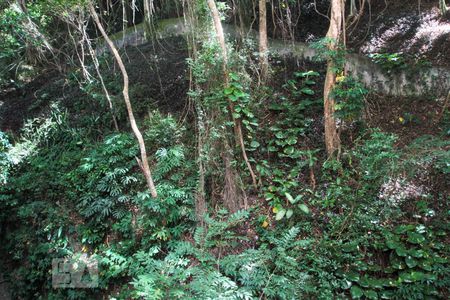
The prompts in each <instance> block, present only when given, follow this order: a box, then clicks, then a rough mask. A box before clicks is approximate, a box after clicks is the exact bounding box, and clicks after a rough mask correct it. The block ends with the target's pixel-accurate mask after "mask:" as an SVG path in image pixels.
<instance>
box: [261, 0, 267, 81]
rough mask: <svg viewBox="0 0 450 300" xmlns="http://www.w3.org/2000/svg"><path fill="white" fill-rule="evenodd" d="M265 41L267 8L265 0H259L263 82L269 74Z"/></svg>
mask: <svg viewBox="0 0 450 300" xmlns="http://www.w3.org/2000/svg"><path fill="white" fill-rule="evenodd" d="M267 52H268V42H267V9H266V0H259V63H260V66H261V79H262V82H263V83H265V82H266V80H267V77H268V75H269V58H268V53H267Z"/></svg>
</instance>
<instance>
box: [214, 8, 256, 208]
mask: <svg viewBox="0 0 450 300" xmlns="http://www.w3.org/2000/svg"><path fill="white" fill-rule="evenodd" d="M207 4H208V7H209V10H210V12H211V16H212V18H213V22H214V27H215V31H216V35H217V39H218V41H219V45H220V48H221V49H222V70H223V76H224V83H225V87H228V85H229V78H228V54H227V47H226V44H225V35H224V32H223V27H222V23H221V21H220V15H219V10H218V9H217V6H216V3H215V1H214V0H207ZM228 108H229V110H230V113H231V115H232V112H233V111H234V106H233V103H232V102H231V100H230V99H228ZM232 119H233V123H234V130H235V135H236V136H235V137H236V140H237V143H238V145H239V146H240V148H241V151H242V156H243V158H244V161H245V163H246V165H247V168H248V170H249V172H250V175H251V177H252V181H253V184H254V185H255V186H256V185H257V183H256V176H255V173H254V172H253V169H252V167H251V165H250V162H249V160H248V157H247V153H246V150H245V145H244V138H243V134H242V126H241V123H240V120H238V119H236V118H234V117H233V116H232ZM223 155H224V162H225V169H226V170H225V177H226V178H225V188H224V198H225V202H226V203H227V202H230V203H229V205H227V206H228V207H229V208H230V210H232V211H234V210H235V208H236V207H238V205H236V203H239V202H240V201H239V198H241V197H238V196H237V192H236V191H237V190H238V189H236V185H237V174H236V172H235V171H234V170H231V169H230V170H228V169H229V168H232V167H231V163H229V162H230V161H231V156H232V154H231V149H230V147H229V146H228V142H227V141H225V142H224V152H223ZM229 176H231V177H230V178H228V177H229ZM230 185H233V186H230ZM230 191H232V193H230ZM235 192H236V193H235ZM233 194H234V195H233Z"/></svg>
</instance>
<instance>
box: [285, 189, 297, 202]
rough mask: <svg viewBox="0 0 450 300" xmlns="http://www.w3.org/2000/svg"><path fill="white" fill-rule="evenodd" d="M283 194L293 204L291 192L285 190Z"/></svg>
mask: <svg viewBox="0 0 450 300" xmlns="http://www.w3.org/2000/svg"><path fill="white" fill-rule="evenodd" d="M284 195H285V196H286V198H287V199H288V201H289V202H291V204H295V200H294V197H292V195H291V194H289V193H287V192H286V193H284Z"/></svg>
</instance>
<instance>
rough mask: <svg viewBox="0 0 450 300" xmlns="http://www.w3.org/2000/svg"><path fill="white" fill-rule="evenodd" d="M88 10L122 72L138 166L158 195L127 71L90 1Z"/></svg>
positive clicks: (152, 190) (149, 185) (150, 188)
mask: <svg viewBox="0 0 450 300" xmlns="http://www.w3.org/2000/svg"><path fill="white" fill-rule="evenodd" d="M88 5H89V11H90V13H91V16H92V18H93V19H94V22H95V24H96V25H97V27H98V29H99V30H100V32H101V34H102V36H103V38H104V39H105V41H106V43H107V44H108V46H109V48H110V49H111V51H112V53H113V55H114V58H115V59H116V62H117V64H118V65H119V68H120V71H121V73H122V77H123V98H124V100H125V105H126V107H127V111H128V118H129V119H130V125H131V128H132V130H133V133H134V135H135V136H136V139H137V140H138V143H139V148H140V150H141V160H139V159H137V160H138V163H139V166H140V167H141V169H142V172H143V173H144V176H145V179H146V181H147V186H148V188H149V190H150V193H151V195H152V197H153V198H156V197H158V194H157V192H156V188H155V184H154V183H153V178H152V175H151V172H150V167H149V165H148V159H147V151H146V149H145V143H144V138H143V137H142V133H141V132H140V130H139V128H138V127H137V124H136V119H135V118H134V114H133V108H132V106H131V102H130V96H129V93H128V88H129V79H128V73H127V70H126V69H125V65H124V63H123V61H122V58H121V57H120V54H119V52H118V51H117V48H116V46H114V43H113V42H112V41H111V39H110V38H109V37H108V35H107V34H106V31H105V29H104V28H103V25H102V23H101V22H100V19H99V17H98V15H97V12H96V11H95V8H94V6H93V5H92V2H89V4H88Z"/></svg>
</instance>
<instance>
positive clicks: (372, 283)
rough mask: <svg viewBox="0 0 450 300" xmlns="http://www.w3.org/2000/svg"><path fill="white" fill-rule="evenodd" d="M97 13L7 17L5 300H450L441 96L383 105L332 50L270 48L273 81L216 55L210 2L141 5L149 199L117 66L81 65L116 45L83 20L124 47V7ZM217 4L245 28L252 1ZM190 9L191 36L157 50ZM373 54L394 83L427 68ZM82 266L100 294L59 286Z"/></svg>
mask: <svg viewBox="0 0 450 300" xmlns="http://www.w3.org/2000/svg"><path fill="white" fill-rule="evenodd" d="M145 1H147V0H145ZM145 1H144V2H145ZM94 2H95V1H70V0H58V1H56V0H55V1H50V0H45V1H17V2H16V1H6V2H5V3H4V4H3V3H2V4H0V38H1V39H0V51H1V52H0V87H1V88H0V117H1V118H2V119H1V122H0V125H1V128H0V255H1V257H2V259H1V260H0V272H1V273H0V275H2V276H3V277H4V278H5V283H7V285H8V287H9V292H10V294H11V296H12V299H447V298H448V297H449V290H448V287H449V286H450V264H449V251H450V248H449V243H448V241H449V237H448V234H449V225H448V224H449V223H448V221H449V217H450V215H449V213H450V207H449V197H450V194H449V191H450V186H449V182H450V180H449V173H450V152H449V149H450V142H449V135H450V114H449V112H448V101H450V100H449V97H448V96H447V95H444V96H443V95H436V94H433V93H430V94H427V95H418V96H417V97H396V98H394V100H392V98H389V95H382V94H379V93H377V91H376V90H373V89H372V88H371V87H370V86H364V85H363V83H362V82H361V79H360V78H357V77H354V76H352V75H351V74H350V73H348V72H347V71H346V69H345V59H346V53H348V52H349V51H351V49H345V46H344V44H345V43H342V41H341V42H340V43H338V42H339V41H334V40H333V42H330V39H329V38H325V39H319V38H317V39H316V41H315V43H314V45H313V46H314V47H315V49H316V51H317V53H318V55H317V56H316V57H315V59H314V60H313V61H308V60H297V59H296V58H293V57H286V56H281V55H280V54H278V53H272V52H271V53H270V55H269V61H270V68H269V69H270V72H269V74H268V75H267V76H268V77H267V78H263V76H260V75H261V73H260V69H261V65H260V64H261V61H260V56H259V55H258V41H257V40H254V39H252V38H242V39H240V38H237V39H234V38H233V37H232V35H229V36H226V45H225V50H226V51H225V52H226V53H225V55H224V53H223V52H222V51H223V50H224V48H223V47H222V45H221V43H220V39H217V36H218V34H219V32H218V30H217V27H214V26H213V19H212V16H214V14H213V13H211V10H210V7H209V6H208V5H207V4H209V3H207V1H167V2H168V3H165V2H164V1H149V2H148V3H149V4H151V5H154V6H155V10H154V11H153V12H152V14H151V17H150V18H149V20H150V23H149V24H147V25H148V26H145V27H146V28H147V29H145V31H146V33H145V35H146V39H147V40H146V41H145V42H142V44H141V45H138V46H127V47H125V48H121V49H119V52H120V55H121V57H122V59H123V60H124V67H125V68H126V71H127V72H128V74H127V75H128V76H129V78H130V86H129V90H128V91H127V92H128V94H129V97H130V99H131V103H132V108H133V112H134V116H135V117H136V122H137V127H138V130H140V132H141V133H142V136H143V140H144V144H145V149H146V152H147V156H148V160H149V166H150V169H151V177H152V180H153V181H154V183H155V185H156V191H157V197H152V194H151V191H150V190H149V187H148V184H147V182H148V181H146V180H148V178H146V174H145V170H144V166H143V162H142V156H141V155H142V152H141V150H142V148H141V147H142V145H140V144H138V142H137V139H136V134H135V129H134V128H133V124H132V123H131V124H130V122H129V120H130V110H129V108H128V107H127V106H126V105H125V103H124V102H123V95H124V94H125V93H124V94H122V88H123V84H124V83H123V81H122V79H123V78H122V76H123V74H122V73H121V72H119V66H120V63H119V62H118V61H117V60H116V59H115V58H114V57H113V56H112V55H111V53H110V52H109V51H103V52H102V53H100V51H99V53H97V54H95V53H94V54H92V53H91V52H93V51H94V50H93V51H91V52H90V50H89V49H90V47H91V46H92V47H93V49H94V48H95V46H96V44H98V45H100V46H99V48H100V47H104V45H105V43H104V41H103V39H101V37H100V34H99V33H98V32H97V30H99V26H98V24H97V25H96V24H95V23H94V21H92V20H93V19H92V17H93V15H92V11H89V9H88V5H90V4H91V3H93V4H91V5H93V6H92V8H94V9H97V12H98V14H99V15H100V17H101V18H102V20H103V21H102V22H103V26H104V27H105V28H106V29H107V31H108V33H110V34H113V33H115V35H116V39H119V37H118V36H120V33H117V32H118V31H120V30H121V29H122V26H123V24H122V21H123V19H124V16H123V15H122V6H121V3H120V1H116V2H117V3H110V1H97V2H95V3H94ZM113 2H114V1H113ZM128 2H131V1H124V2H122V3H128ZM136 2H137V4H136V5H137V6H138V7H139V10H137V11H135V10H134V9H132V7H131V6H130V5H131V3H130V4H129V5H128V10H129V11H128V12H127V13H126V17H125V19H127V22H128V23H127V24H125V25H126V26H129V29H128V31H129V32H130V33H129V34H131V33H132V32H134V31H132V30H130V28H133V27H132V25H134V24H133V23H132V21H131V15H132V14H134V13H135V14H136V16H135V17H136V23H138V22H140V21H142V20H144V22H145V20H146V18H147V17H146V16H145V13H147V11H146V10H145V9H144V5H145V3H143V1H136ZM208 2H209V1H208ZM213 2H214V1H213ZM312 2H314V1H298V2H296V1H275V2H274V3H272V4H270V3H267V6H268V13H267V16H268V18H274V16H277V18H278V17H279V18H281V19H280V20H281V21H280V20H278V19H273V20H270V21H271V22H272V21H273V22H274V23H276V22H278V21H280V22H281V23H280V24H281V25H280V28H279V29H283V30H284V29H286V28H288V29H289V30H293V31H295V30H296V29H295V26H294V25H293V24H292V23H289V22H290V21H288V18H287V17H286V16H287V15H289V14H291V13H292V14H293V15H294V16H297V15H296V14H297V13H296V11H297V9H298V10H305V11H307V9H308V7H309V6H308V5H311V4H312ZM344 2H345V1H344ZM347 2H348V5H352V6H353V5H355V4H354V1H347ZM350 2H352V3H350ZM363 2H365V1H363ZM369 2H370V1H369ZM382 2H384V1H382ZM435 2H436V3H434V5H435V6H436V8H435V9H437V7H438V2H437V1H435ZM133 3H134V1H133ZM255 5H257V3H255ZM317 5H318V6H319V9H323V8H325V10H323V11H326V9H328V8H329V6H330V1H317ZM217 6H218V8H219V11H220V13H221V14H222V15H223V17H224V20H223V23H225V22H228V23H230V24H231V23H233V18H232V17H231V16H234V17H236V15H233V14H234V13H233V10H235V9H238V10H241V12H240V14H242V15H240V17H241V18H242V19H241V21H242V22H244V23H245V24H240V25H242V26H244V25H245V26H252V24H251V22H249V20H248V19H249V18H250V17H251V14H252V11H253V10H252V3H251V1H242V3H238V4H235V3H234V1H226V2H217ZM269 6H270V7H269ZM444 6H445V2H444ZM15 7H22V8H21V9H19V10H18V9H16V8H15ZM358 7H359V6H358ZM253 9H254V7H253ZM287 11H288V12H289V14H288V13H287ZM311 11H312V10H311ZM181 12H182V14H183V15H184V18H185V21H186V22H187V23H189V24H195V26H193V27H190V28H188V29H186V32H185V33H184V35H183V36H181V35H180V36H177V37H163V38H161V39H157V38H156V37H155V36H152V32H153V33H154V32H156V30H157V26H158V24H160V23H158V19H164V18H169V17H174V16H175V15H177V13H181ZM269 12H272V13H273V14H272V13H269ZM279 13H280V14H281V16H278V14H279ZM311 13H312V12H311ZM363 13H365V10H364V7H362V8H361V16H362V14H363ZM314 14H315V12H314ZM270 16H272V17H270ZM315 16H316V17H317V15H315ZM285 17H286V18H285ZM236 18H237V17H236ZM238 19H239V18H238ZM349 20H350V21H352V20H353V21H354V19H352V18H350V16H349ZM271 22H268V23H271ZM30 24H33V25H30ZM257 25H258V24H253V26H254V27H255V28H256V29H257V28H258V26H257ZM30 26H31V27H30ZM298 26H302V25H301V24H298ZM291 27H292V28H291ZM344 27H345V25H344ZM80 28H81V30H80ZM140 28H142V26H141V27H140ZM275 29H276V28H275ZM140 30H141V29H140ZM142 30H143V29H142ZM286 30H287V29H286ZM147 31H149V32H147ZM281 31H282V30H281ZM284 34H285V32H283V35H282V37H283V38H285V36H284ZM149 35H150V37H149ZM273 35H274V36H273V38H277V37H279V36H278V35H276V30H274V33H273ZM219 36H220V35H219ZM45 37H46V40H45V41H44V40H43V38H45ZM323 37H324V36H321V37H320V38H323ZM94 38H98V40H96V39H94ZM90 39H92V41H91V40H90ZM343 39H344V42H345V33H344V37H343ZM67 41H70V42H67ZM66 42H67V43H66ZM334 42H336V43H337V44H338V45H337V46H336V47H332V46H330V45H331V44H333V43H334ZM91 43H92V45H91ZM269 43H270V42H269ZM56 49H57V50H56ZM371 57H372V59H373V60H374V61H375V63H376V64H378V65H381V66H382V69H383V70H384V71H385V72H386V74H387V75H386V76H388V75H389V76H397V75H396V74H398V72H400V71H402V70H407V71H408V68H410V70H416V69H417V68H425V67H427V66H428V67H430V65H432V62H431V61H426V62H425V63H424V60H426V59H421V60H420V61H415V62H414V61H412V60H408V59H407V58H406V57H407V56H402V55H400V54H398V53H380V54H374V55H372V56H371ZM413 64H414V65H413ZM327 67H328V68H327ZM330 72H332V75H333V76H334V80H333V87H332V90H331V91H330V95H331V96H330V97H331V98H332V99H333V101H334V102H333V107H334V108H333V110H334V113H333V115H332V116H331V117H332V119H333V122H335V125H336V127H337V130H336V132H335V134H336V136H338V137H339V147H338V149H335V150H336V151H331V152H330V151H327V150H329V149H328V147H326V144H325V140H326V139H327V136H326V134H324V123H325V122H326V121H325V119H326V118H329V117H330V116H327V114H326V111H325V112H324V102H326V101H327V99H326V98H327V97H324V85H325V81H326V79H325V78H326V77H328V76H329V75H330ZM325 89H326V88H325ZM325 92H326V91H325ZM445 96H447V98H446V100H445ZM324 98H325V99H324ZM386 99H387V100H386ZM386 103H387V104H386ZM424 108H425V109H424ZM390 112H394V113H390ZM115 122H116V123H117V128H116V125H115ZM253 173H254V175H255V179H256V180H255V181H253V180H252V175H253ZM82 254H87V255H89V257H91V258H92V259H94V260H96V261H98V271H99V273H98V284H96V285H95V286H94V287H92V288H77V287H76V286H75V287H72V288H54V286H55V279H54V278H53V277H52V272H55V269H54V266H52V261H54V260H55V259H61V258H75V257H79V256H80V255H82ZM2 276H0V279H1V278H2ZM91 279H92V278H91ZM0 284H2V285H3V284H4V283H3V282H0ZM0 297H1V290H0Z"/></svg>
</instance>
